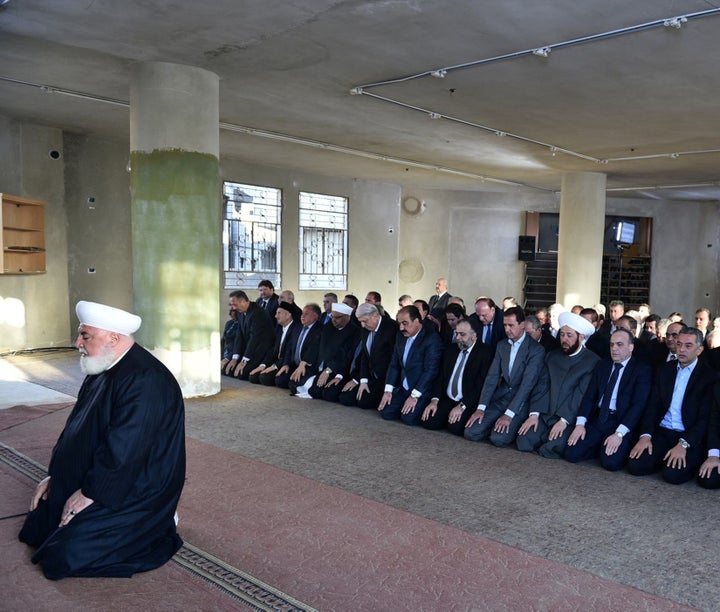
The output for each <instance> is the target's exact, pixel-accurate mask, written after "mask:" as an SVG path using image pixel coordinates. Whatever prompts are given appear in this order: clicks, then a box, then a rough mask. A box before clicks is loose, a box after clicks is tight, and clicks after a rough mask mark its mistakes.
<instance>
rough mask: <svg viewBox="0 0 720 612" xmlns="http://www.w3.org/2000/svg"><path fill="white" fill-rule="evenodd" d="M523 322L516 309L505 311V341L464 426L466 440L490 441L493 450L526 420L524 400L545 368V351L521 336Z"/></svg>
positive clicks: (510, 438) (523, 327)
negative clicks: (488, 439) (472, 411)
mask: <svg viewBox="0 0 720 612" xmlns="http://www.w3.org/2000/svg"><path fill="white" fill-rule="evenodd" d="M524 321H525V314H524V313H523V309H522V308H520V307H519V306H513V307H512V308H508V309H507V310H506V311H505V316H504V317H503V324H504V327H505V334H506V335H507V340H506V341H503V342H500V344H498V346H497V349H496V351H495V357H494V358H493V362H492V365H491V366H490V371H489V372H488V375H487V378H485V382H484V384H483V388H482V392H481V393H480V403H479V404H478V406H477V410H475V412H474V413H473V415H472V416H471V417H470V418H469V419H468V422H467V424H466V425H465V438H466V439H468V440H473V441H479V440H486V439H487V438H490V441H491V442H492V443H493V444H494V445H495V446H507V445H508V444H511V443H512V442H513V440H514V439H515V434H516V433H517V430H518V429H519V427H520V424H521V423H522V422H523V421H524V420H525V419H526V418H527V416H528V399H529V397H530V394H531V393H532V391H533V389H534V388H535V385H536V384H537V382H538V380H539V379H540V376H541V373H542V372H543V369H544V367H545V349H544V348H543V347H542V346H540V344H539V343H537V342H535V340H533V339H532V338H531V337H530V336H529V335H527V334H526V333H525V324H524Z"/></svg>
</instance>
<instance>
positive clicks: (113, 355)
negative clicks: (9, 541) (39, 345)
mask: <svg viewBox="0 0 720 612" xmlns="http://www.w3.org/2000/svg"><path fill="white" fill-rule="evenodd" d="M75 312H76V314H77V316H78V319H79V321H80V325H79V327H78V337H77V340H76V342H75V346H76V347H77V348H78V350H79V351H80V354H81V357H80V365H81V367H82V369H83V371H84V372H85V373H86V374H87V377H86V378H85V381H84V382H83V384H82V387H81V388H80V391H79V393H78V398H77V403H76V404H75V407H74V408H73V410H72V412H71V414H70V416H69V417H68V420H67V423H66V424H65V429H64V430H63V432H62V434H61V435H60V438H59V439H58V441H57V443H56V445H55V448H54V449H53V454H52V458H51V460H50V466H49V468H48V477H47V478H45V479H44V480H43V481H42V482H40V484H39V485H38V487H37V489H36V490H35V494H34V495H33V498H32V501H31V504H30V512H29V513H28V515H27V518H26V519H25V524H24V525H23V528H22V530H21V532H20V540H21V541H23V542H26V543H27V544H30V545H31V546H36V547H38V549H37V551H36V552H35V554H34V555H33V557H32V561H33V563H41V564H42V568H43V573H44V574H45V576H46V577H47V578H50V579H52V580H58V579H60V578H65V577H68V576H118V577H121V576H131V575H132V574H134V573H136V572H141V571H147V570H151V569H154V568H156V567H159V566H160V565H162V564H164V563H165V562H166V561H168V560H169V559H170V558H171V557H172V556H173V555H174V554H175V552H176V551H177V550H178V549H179V548H180V546H181V545H182V540H181V539H180V537H179V536H178V534H177V531H176V528H175V521H174V514H175V509H176V507H177V503H178V500H179V498H180V493H181V491H182V488H183V484H184V481H185V416H184V415H185V412H184V404H183V399H182V394H181V392H180V387H179V386H178V384H177V382H176V380H175V378H174V377H173V375H172V374H171V373H170V372H169V371H168V369H167V368H166V367H165V366H164V365H163V364H162V363H160V361H158V360H157V359H156V358H155V357H153V356H152V355H151V354H150V353H149V352H148V351H146V350H145V349H144V348H142V347H141V346H140V345H138V344H136V343H135V340H134V339H133V336H132V335H133V334H134V333H135V332H136V331H137V330H138V329H139V328H140V325H141V323H142V320H141V319H140V317H138V316H137V315H134V314H132V313H129V312H126V311H124V310H120V309H118V308H113V307H111V306H106V305H104V304H98V303H96V302H86V301H81V302H78V304H77V306H76V309H75Z"/></svg>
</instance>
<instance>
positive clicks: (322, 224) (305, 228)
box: [298, 191, 348, 290]
mask: <svg viewBox="0 0 720 612" xmlns="http://www.w3.org/2000/svg"><path fill="white" fill-rule="evenodd" d="M347 227H348V200H347V198H342V197H340V196H329V195H321V194H318V193H306V192H303V191H301V192H300V258H299V259H300V278H299V282H298V285H299V288H300V289H302V290H308V289H323V290H324V289H347Z"/></svg>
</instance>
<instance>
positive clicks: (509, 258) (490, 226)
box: [400, 188, 560, 310]
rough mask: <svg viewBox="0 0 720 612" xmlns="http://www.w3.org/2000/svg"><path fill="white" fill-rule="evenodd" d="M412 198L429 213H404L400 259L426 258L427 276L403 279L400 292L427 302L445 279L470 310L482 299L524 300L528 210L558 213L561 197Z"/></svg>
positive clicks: (438, 194)
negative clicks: (522, 256)
mask: <svg viewBox="0 0 720 612" xmlns="http://www.w3.org/2000/svg"><path fill="white" fill-rule="evenodd" d="M408 196H412V197H417V198H418V199H420V200H421V201H423V202H424V203H425V211H424V212H423V213H422V214H419V215H414V216H410V215H406V214H402V215H401V225H400V227H401V239H400V253H401V256H400V260H401V261H402V260H403V259H409V258H416V259H419V260H421V261H422V264H423V269H424V275H423V277H422V278H421V279H419V280H417V281H415V282H406V281H403V280H402V278H401V280H400V289H401V293H408V294H410V295H412V296H413V297H414V298H420V299H424V300H427V299H428V298H429V297H430V296H431V295H432V294H433V293H434V292H435V280H436V279H437V278H439V277H441V276H444V277H446V278H447V279H448V286H449V290H450V293H452V294H453V295H457V296H460V297H462V298H463V299H464V300H465V304H466V307H467V308H468V309H469V310H472V304H473V302H474V300H475V298H476V297H478V296H479V295H488V296H490V297H492V298H493V299H494V300H502V298H504V297H505V296H509V295H512V296H515V297H517V298H518V299H520V298H522V285H523V274H524V266H523V264H522V262H520V261H518V258H517V253H518V236H519V235H521V234H523V232H524V231H525V211H542V212H557V210H558V208H559V202H560V200H559V197H558V196H556V195H554V194H535V193H521V192H518V193H510V194H508V193H495V192H465V191H455V192H451V191H422V190H417V189H412V188H406V189H405V191H404V193H403V197H408Z"/></svg>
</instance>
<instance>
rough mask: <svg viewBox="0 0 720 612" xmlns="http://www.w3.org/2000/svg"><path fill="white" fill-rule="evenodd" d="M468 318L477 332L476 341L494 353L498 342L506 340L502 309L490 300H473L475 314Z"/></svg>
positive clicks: (481, 298)
mask: <svg viewBox="0 0 720 612" xmlns="http://www.w3.org/2000/svg"><path fill="white" fill-rule="evenodd" d="M469 318H470V322H471V323H472V325H473V326H474V327H475V329H476V330H477V333H478V341H479V342H482V343H483V344H487V345H488V346H490V348H491V349H492V350H493V353H494V352H495V348H496V347H497V344H498V342H500V341H501V340H505V338H507V336H506V334H505V327H504V324H503V311H502V309H500V308H499V307H497V306H496V305H495V302H493V300H492V299H491V298H489V297H485V296H481V297H479V298H478V299H476V300H475V314H474V315H470V317H469ZM473 321H474V322H473ZM523 331H524V327H523Z"/></svg>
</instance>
